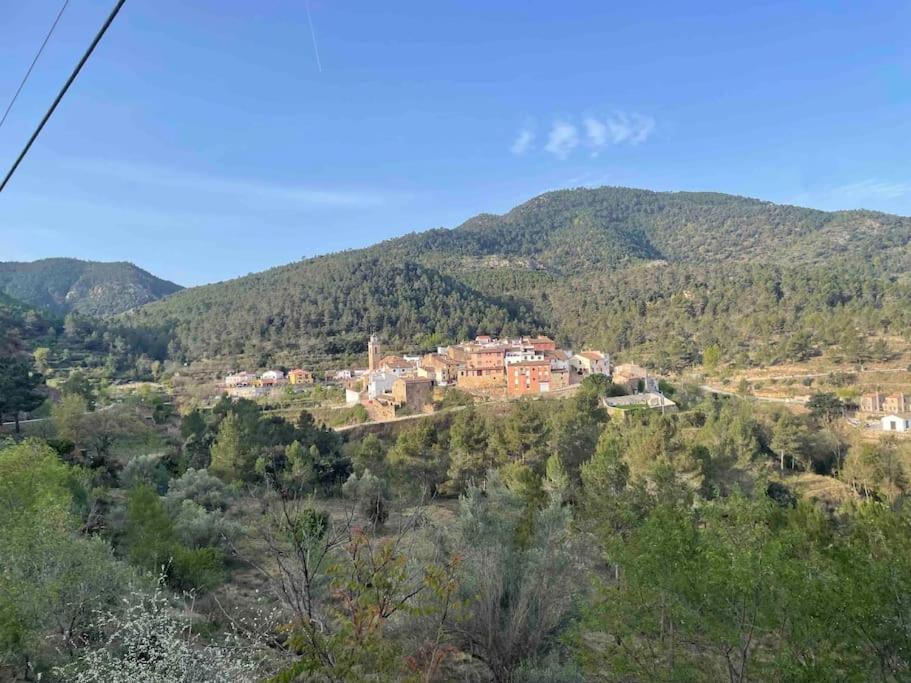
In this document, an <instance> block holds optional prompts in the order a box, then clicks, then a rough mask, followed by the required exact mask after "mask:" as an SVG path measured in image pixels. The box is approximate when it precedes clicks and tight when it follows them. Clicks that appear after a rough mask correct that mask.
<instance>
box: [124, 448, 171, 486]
mask: <svg viewBox="0 0 911 683" xmlns="http://www.w3.org/2000/svg"><path fill="white" fill-rule="evenodd" d="M120 483H121V485H122V486H123V487H124V488H127V489H131V488H134V487H136V486H151V487H152V488H154V489H155V490H156V491H158V492H159V493H162V492H164V490H165V489H166V488H167V485H168V470H167V468H165V466H164V463H163V462H162V461H161V456H160V455H155V454H149V455H137V456H136V457H134V458H133V459H132V460H130V461H129V462H128V463H127V464H126V467H124V468H123V471H122V472H121V473H120Z"/></svg>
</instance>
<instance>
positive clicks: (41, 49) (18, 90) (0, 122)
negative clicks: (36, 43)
mask: <svg viewBox="0 0 911 683" xmlns="http://www.w3.org/2000/svg"><path fill="white" fill-rule="evenodd" d="M69 4H70V0H63V6H62V7H61V8H60V11H59V12H57V18H56V19H54V23H53V24H51V30H50V31H48V32H47V35H46V36H45V37H44V42H43V43H41V47H39V48H38V52H37V53H35V58H34V59H33V60H32V63H31V64H30V65H29V67H28V71H26V72H25V76H23V77H22V82H21V83H19V87H18V88H16V93H15V94H14V95H13V99H11V100H10V102H9V105H8V106H7V107H6V111H5V112H3V118H2V119H0V128H2V127H3V124H4V122H5V121H6V117H7V116H9V112H10V109H12V108H13V105H14V104H16V100H17V99H18V97H19V93H21V92H22V88H24V87H25V82H26V81H27V80H28V77H29V76H31V75H32V69H34V68H35V64H37V63H38V58H39V57H40V56H41V53H42V52H44V46H45V45H47V41H49V40H50V39H51V35H53V33H54V29H55V28H57V23H58V22H59V21H60V17H62V16H63V10H65V9H66V6H67V5H69Z"/></svg>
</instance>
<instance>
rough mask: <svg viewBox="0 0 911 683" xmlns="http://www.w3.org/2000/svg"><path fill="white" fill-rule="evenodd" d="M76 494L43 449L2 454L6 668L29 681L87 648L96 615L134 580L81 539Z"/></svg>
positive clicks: (0, 630)
mask: <svg viewBox="0 0 911 683" xmlns="http://www.w3.org/2000/svg"><path fill="white" fill-rule="evenodd" d="M77 488H78V480H77V478H76V477H75V476H74V473H73V472H72V471H71V470H70V468H69V467H67V466H66V465H64V464H63V463H61V462H60V460H59V459H58V458H57V455H56V453H55V452H54V451H53V450H51V449H50V448H48V447H46V446H44V445H42V444H40V443H39V442H37V441H25V442H23V443H21V444H19V445H16V446H9V447H0V516H2V519H3V524H2V525H0V661H3V662H4V663H6V664H9V665H15V666H19V667H23V668H27V669H29V670H30V674H31V673H32V672H34V671H35V670H36V669H37V670H39V671H40V670H42V669H43V668H44V667H45V666H46V665H47V664H48V663H50V662H52V660H53V658H54V651H55V650H62V651H66V650H70V649H72V648H75V647H78V646H80V645H82V644H83V642H84V638H85V637H86V631H85V630H86V628H87V627H88V624H89V621H90V619H91V617H92V612H93V611H94V610H96V609H102V608H105V607H107V606H110V605H112V604H114V603H115V602H116V601H117V599H118V598H119V594H120V591H122V590H124V588H125V586H126V583H127V582H128V581H129V580H130V575H129V572H128V571H127V570H126V568H125V567H124V566H123V565H122V564H121V563H119V562H117V561H116V560H115V559H114V557H113V554H112V552H111V548H110V546H108V544H107V543H106V542H105V541H103V540H101V539H99V538H84V537H81V536H79V534H78V532H77V529H78V527H79V525H80V521H79V520H78V519H77V518H76V516H75V514H74V498H73V492H74V491H76V490H77Z"/></svg>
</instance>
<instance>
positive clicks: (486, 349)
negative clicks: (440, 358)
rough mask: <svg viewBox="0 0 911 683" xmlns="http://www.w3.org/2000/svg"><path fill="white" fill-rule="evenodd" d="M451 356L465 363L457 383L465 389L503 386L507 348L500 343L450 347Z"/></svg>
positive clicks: (460, 370)
mask: <svg viewBox="0 0 911 683" xmlns="http://www.w3.org/2000/svg"><path fill="white" fill-rule="evenodd" d="M449 348H450V356H452V357H453V359H454V360H456V361H460V362H462V363H463V366H462V367H460V368H459V371H458V372H459V374H458V379H457V380H456V384H457V385H458V386H460V387H462V388H463V389H485V388H492V387H500V386H503V378H504V377H505V375H506V371H505V369H504V359H505V357H506V348H505V347H503V346H500V345H493V346H478V345H476V344H465V345H464V346H462V347H461V348H458V347H452V346H451V347H449Z"/></svg>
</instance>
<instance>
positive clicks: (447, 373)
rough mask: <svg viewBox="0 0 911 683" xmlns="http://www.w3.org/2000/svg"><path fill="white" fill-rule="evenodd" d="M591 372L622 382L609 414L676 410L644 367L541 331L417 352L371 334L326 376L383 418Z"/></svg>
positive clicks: (270, 382) (249, 390)
mask: <svg viewBox="0 0 911 683" xmlns="http://www.w3.org/2000/svg"><path fill="white" fill-rule="evenodd" d="M590 375H602V376H604V377H606V378H607V379H608V380H609V381H611V382H612V383H613V384H614V385H616V387H617V388H618V389H617V392H616V393H619V394H621V395H617V396H610V397H606V398H605V399H604V403H605V407H606V408H607V410H608V412H609V413H611V414H626V413H627V412H628V411H630V410H635V409H646V410H647V409H660V410H662V411H673V410H675V409H676V406H675V404H674V403H673V401H671V400H670V399H668V398H667V397H665V396H663V395H662V394H661V392H660V390H659V387H658V379H657V378H656V377H655V376H654V375H651V374H650V373H649V372H648V370H646V369H645V368H643V367H641V366H639V365H636V364H632V363H626V364H621V365H616V366H614V365H612V364H611V361H610V355H609V354H607V353H606V352H604V351H599V350H591V349H589V350H584V351H580V352H578V353H574V352H573V351H572V350H570V349H562V348H557V345H556V343H555V342H554V340H552V339H550V338H549V337H546V336H540V335H539V336H535V337H529V336H526V337H519V338H514V339H500V338H496V337H492V336H490V335H478V336H477V337H475V338H474V339H472V340H468V341H463V342H460V343H458V344H452V345H449V346H440V347H438V348H437V349H436V351H434V352H432V353H425V354H418V355H407V354H405V355H394V354H385V353H384V351H383V347H382V344H381V342H380V340H379V338H378V337H377V336H376V335H371V337H370V339H369V341H368V343H367V367H366V368H351V369H348V368H346V369H336V370H330V371H328V372H326V373H325V374H324V376H323V378H322V381H324V382H328V383H336V384H340V385H341V386H343V387H344V389H345V402H346V404H347V405H349V406H355V405H362V406H364V408H365V409H366V410H367V412H368V414H369V415H370V417H371V418H372V419H373V420H375V421H383V420H390V419H393V418H396V417H402V416H405V415H418V414H422V413H431V412H433V410H434V405H435V403H437V402H438V400H439V399H441V398H442V396H443V395H444V393H445V392H446V391H447V390H449V389H457V390H459V391H462V392H465V393H467V394H471V395H473V396H476V397H479V398H484V399H500V400H509V399H518V398H524V397H542V396H560V395H564V394H568V393H571V392H572V391H573V390H574V388H575V387H577V386H578V385H579V384H580V383H581V381H582V380H583V379H584V378H585V377H587V376H590ZM317 379H318V378H317V376H316V375H315V374H314V373H313V372H311V371H309V370H304V369H301V368H295V369H293V370H289V371H287V372H285V371H283V370H280V369H273V370H267V371H265V372H263V373H261V374H260V375H256V374H255V373H253V372H249V371H241V372H235V373H231V374H229V375H228V376H226V377H225V378H224V382H223V384H221V385H220V386H219V388H220V389H221V390H223V391H224V392H225V393H226V394H227V395H228V396H231V397H235V398H258V397H263V396H268V395H270V394H272V393H273V392H274V391H276V390H278V389H285V388H288V387H290V388H291V390H292V391H294V390H295V389H303V388H304V387H305V386H308V385H313V384H315V383H316V381H317Z"/></svg>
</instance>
